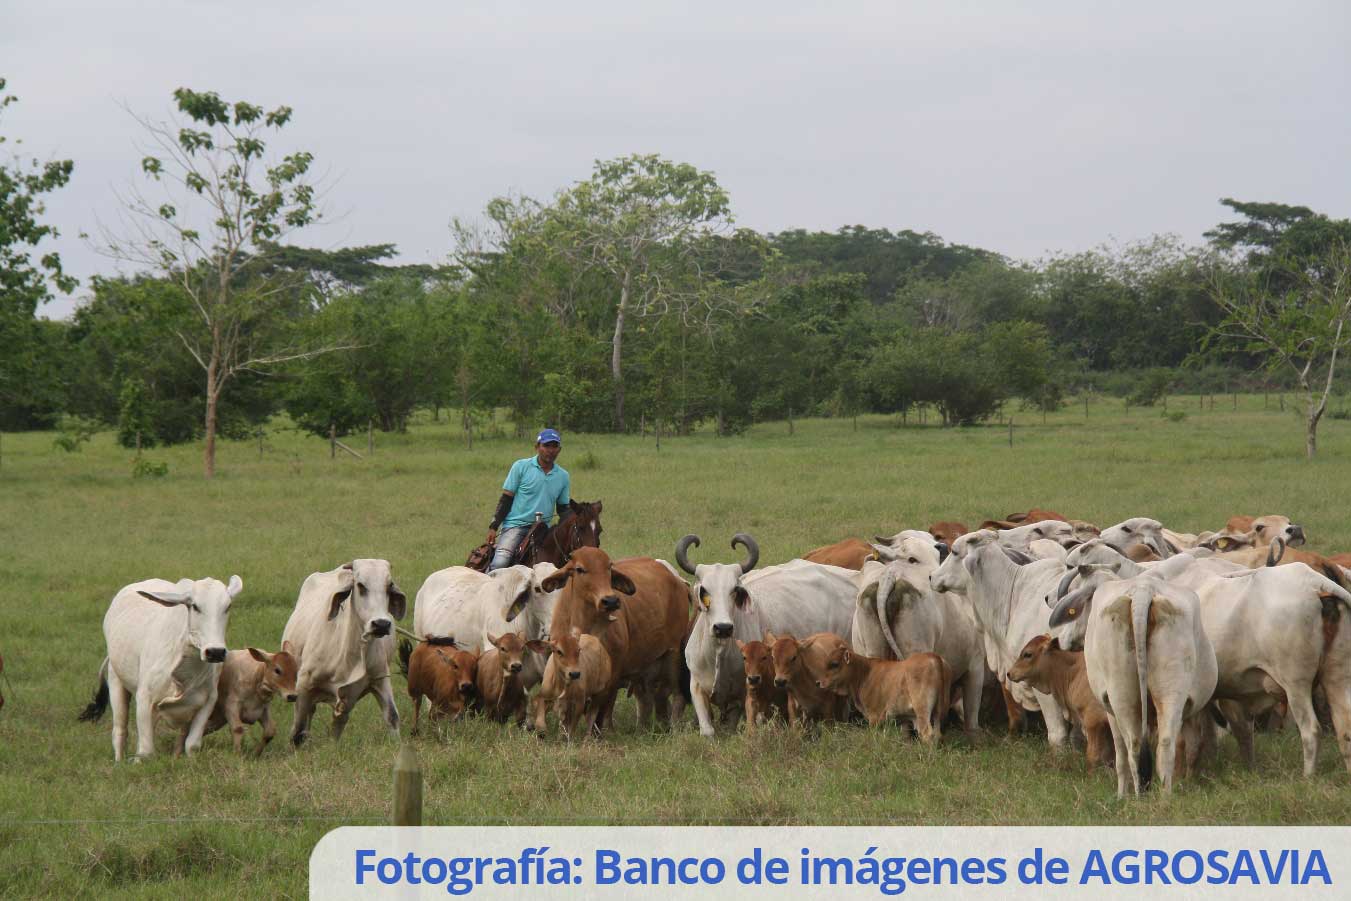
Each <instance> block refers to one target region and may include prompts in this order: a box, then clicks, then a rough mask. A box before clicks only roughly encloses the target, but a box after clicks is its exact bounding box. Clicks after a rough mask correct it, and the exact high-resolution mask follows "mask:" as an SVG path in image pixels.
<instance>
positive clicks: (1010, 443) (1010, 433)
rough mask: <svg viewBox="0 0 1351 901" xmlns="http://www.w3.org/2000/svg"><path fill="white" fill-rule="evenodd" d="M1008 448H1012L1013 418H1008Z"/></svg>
mask: <svg viewBox="0 0 1351 901" xmlns="http://www.w3.org/2000/svg"><path fill="white" fill-rule="evenodd" d="M1009 447H1013V417H1012V416H1010V417H1009Z"/></svg>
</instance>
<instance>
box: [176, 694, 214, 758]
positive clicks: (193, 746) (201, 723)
mask: <svg viewBox="0 0 1351 901" xmlns="http://www.w3.org/2000/svg"><path fill="white" fill-rule="evenodd" d="M215 708H216V686H214V685H213V686H211V693H210V694H209V695H207V697H206V703H205V704H203V705H202V706H201V707H200V708H199V709H198V710H197V713H195V714H194V715H193V717H192V724H191V725H190V726H189V727H188V737H187V741H185V742H184V743H183V751H184V752H185V753H186V754H187V755H188V756H189V757H191V756H192V755H193V754H196V753H197V752H198V751H200V750H201V749H202V737H203V736H205V735H206V721H207V720H209V719H211V711H212V710H214V709H215Z"/></svg>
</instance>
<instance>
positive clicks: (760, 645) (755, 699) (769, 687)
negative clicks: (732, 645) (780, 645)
mask: <svg viewBox="0 0 1351 901" xmlns="http://www.w3.org/2000/svg"><path fill="white" fill-rule="evenodd" d="M737 647H739V648H740V649H741V659H742V660H743V661H744V662H745V665H746V731H747V732H749V733H750V734H751V735H754V734H755V727H756V725H757V724H758V723H759V722H760V721H761V720H762V719H765V720H767V719H769V718H770V717H771V716H772V715H773V711H774V709H777V710H778V711H779V712H780V713H781V714H783V716H784V717H785V718H787V716H788V691H787V689H786V687H782V686H777V685H775V684H774V660H773V658H772V656H771V655H770V648H769V646H768V645H767V644H765V643H764V642H763V641H741V640H739V639H738V640H737Z"/></svg>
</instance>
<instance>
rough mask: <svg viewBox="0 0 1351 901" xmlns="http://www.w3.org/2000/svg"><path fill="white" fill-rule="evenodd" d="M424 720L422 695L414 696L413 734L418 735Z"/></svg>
mask: <svg viewBox="0 0 1351 901" xmlns="http://www.w3.org/2000/svg"><path fill="white" fill-rule="evenodd" d="M421 719H422V695H413V734H414V735H417V733H418V727H419V726H420V725H421V724H420V723H419V720H421Z"/></svg>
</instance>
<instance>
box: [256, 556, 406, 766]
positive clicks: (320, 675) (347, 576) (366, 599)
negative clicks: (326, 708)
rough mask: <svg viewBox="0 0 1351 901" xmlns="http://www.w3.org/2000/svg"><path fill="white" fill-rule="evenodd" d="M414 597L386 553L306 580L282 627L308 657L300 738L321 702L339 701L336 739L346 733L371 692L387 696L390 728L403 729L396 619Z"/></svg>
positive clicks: (301, 680)
mask: <svg viewBox="0 0 1351 901" xmlns="http://www.w3.org/2000/svg"><path fill="white" fill-rule="evenodd" d="M407 603H408V602H407V599H406V598H405V597H404V593H403V592H402V591H400V590H399V586H398V585H395V584H394V577H393V575H391V573H390V568H389V562H388V561H385V560H376V559H358V560H353V561H352V562H351V563H344V564H343V565H342V566H340V567H338V568H337V569H334V570H330V571H329V572H324V573H311V574H310V576H309V577H308V578H307V579H305V581H304V583H303V584H302V585H301V586H300V596H299V597H298V598H296V606H295V610H293V611H292V612H291V618H290V619H289V620H287V621H286V629H285V630H284V631H283V632H282V641H283V642H287V641H289V642H291V645H292V646H293V647H294V648H295V654H296V656H297V657H298V658H299V659H300V674H299V675H298V676H297V677H296V718H295V723H294V724H293V725H292V727H291V743H292V744H293V745H296V746H299V745H300V743H301V742H303V741H304V740H305V738H306V737H307V736H308V735H309V731H310V717H311V716H313V715H314V708H315V705H316V704H321V703H324V704H333V705H334V706H333V738H334V740H337V739H339V738H341V737H342V731H343V729H344V728H345V727H346V726H347V717H348V716H349V715H350V714H351V712H352V707H353V706H354V705H355V704H356V702H357V701H359V700H360V699H361V698H362V697H364V696H365V695H367V694H374V695H375V696H376V698H377V699H378V700H379V702H380V708H381V710H382V711H383V713H384V717H385V725H386V726H387V727H388V728H389V731H390V732H391V733H392V734H394V735H396V736H397V735H398V734H399V710H398V708H397V707H395V706H394V692H393V690H392V689H391V688H390V685H389V655H390V652H391V651H393V649H394V622H393V621H394V620H396V619H403V614H404V610H405V609H406V607H407Z"/></svg>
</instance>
